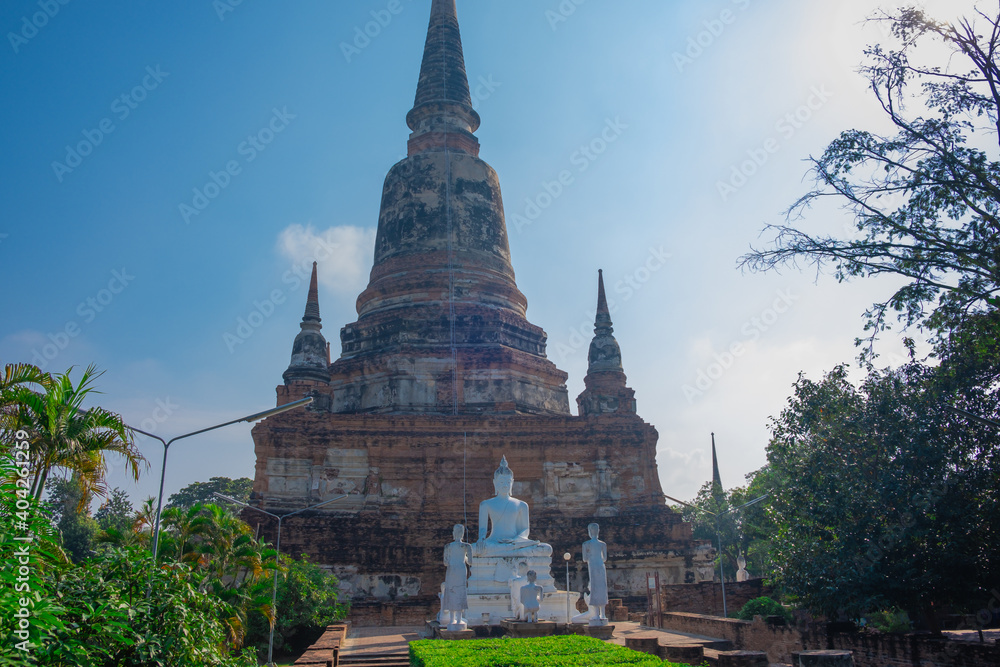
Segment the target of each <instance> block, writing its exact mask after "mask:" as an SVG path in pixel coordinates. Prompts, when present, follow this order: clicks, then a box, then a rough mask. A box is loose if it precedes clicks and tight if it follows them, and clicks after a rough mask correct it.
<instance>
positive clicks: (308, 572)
mask: <svg viewBox="0 0 1000 667" xmlns="http://www.w3.org/2000/svg"><path fill="white" fill-rule="evenodd" d="M281 563H282V565H283V567H284V568H285V571H283V572H281V573H279V575H278V594H277V607H278V623H277V625H276V626H275V629H274V647H275V650H276V651H282V652H285V653H294V652H295V651H297V650H303V649H305V648H307V647H308V646H309V645H310V644H312V643H313V642H315V641H316V640H317V639H318V638H319V636H320V635H322V633H323V631H324V630H325V629H326V627H327V626H328V625H330V624H332V623H334V622H336V621H339V620H342V619H343V618H345V617H346V616H347V607H346V606H344V605H339V604H337V595H338V592H339V586H338V582H337V578H336V577H335V576H333V575H332V574H330V573H329V572H327V571H326V570H324V569H322V568H321V567H319V566H318V565H315V564H313V563H310V562H309V557H308V556H306V555H305V554H303V555H302V558H301V560H293V559H291V558H288V557H286V556H282V557H281ZM255 590H256V591H257V593H258V594H265V595H266V596H267V600H268V602H270V599H271V598H270V596H271V593H272V580H271V578H270V577H267V578H264V579H262V580H261V581H260V583H258V584H257V586H256V587H255ZM269 631H270V625H269V624H268V622H267V619H266V618H265V617H264V616H263V615H262V614H255V615H254V616H252V617H251V622H250V626H249V630H248V632H247V638H246V643H247V644H248V645H256V646H257V647H258V649H260V650H264V649H266V647H267V642H268V635H269Z"/></svg>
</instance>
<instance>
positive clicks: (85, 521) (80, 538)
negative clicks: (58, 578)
mask: <svg viewBox="0 0 1000 667" xmlns="http://www.w3.org/2000/svg"><path fill="white" fill-rule="evenodd" d="M49 504H50V505H51V507H52V511H53V520H54V521H55V525H56V528H57V529H58V530H59V534H60V535H61V536H62V547H63V549H64V550H65V552H66V553H67V554H68V555H69V557H70V558H72V559H73V562H74V563H81V562H83V561H84V560H86V559H87V558H90V557H91V556H93V555H94V546H95V543H96V538H97V533H98V531H99V530H100V528H99V526H98V524H97V521H95V520H94V517H92V516H91V515H90V500H89V498H88V497H87V493H86V489H85V488H84V485H83V484H82V483H81V482H80V479H79V478H78V477H77V476H76V475H74V476H73V477H70V478H69V479H60V478H56V479H54V480H53V481H52V484H51V485H50V493H49Z"/></svg>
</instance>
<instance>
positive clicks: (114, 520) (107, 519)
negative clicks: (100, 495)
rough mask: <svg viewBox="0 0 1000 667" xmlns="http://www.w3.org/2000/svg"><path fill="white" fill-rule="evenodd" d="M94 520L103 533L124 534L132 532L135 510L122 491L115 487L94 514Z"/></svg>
mask: <svg viewBox="0 0 1000 667" xmlns="http://www.w3.org/2000/svg"><path fill="white" fill-rule="evenodd" d="M94 519H96V520H97V525H98V526H99V527H100V529H101V530H103V531H108V530H117V531H122V532H124V531H128V530H132V527H133V526H134V525H135V508H134V507H132V501H130V500H129V497H128V494H127V493H125V491H124V490H123V489H120V488H117V487H115V488H114V489H112V491H111V495H110V496H109V497H108V499H107V500H105V501H104V503H103V504H102V505H101V506H100V508H99V509H98V510H97V513H96V514H94Z"/></svg>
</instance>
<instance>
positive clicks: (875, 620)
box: [867, 609, 913, 633]
mask: <svg viewBox="0 0 1000 667" xmlns="http://www.w3.org/2000/svg"><path fill="white" fill-rule="evenodd" d="M867 621H868V624H867V625H868V627H871V628H874V629H875V630H878V631H879V632H886V633H897V632H909V631H910V630H912V629H913V624H912V623H910V615H909V614H907V613H906V612H905V611H901V610H899V609H886V610H884V611H877V612H874V613H872V614H869V615H868V618H867Z"/></svg>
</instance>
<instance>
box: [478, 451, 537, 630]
mask: <svg viewBox="0 0 1000 667" xmlns="http://www.w3.org/2000/svg"><path fill="white" fill-rule="evenodd" d="M493 488H494V490H495V492H496V495H495V496H493V497H492V498H490V499H488V500H484V501H483V502H482V503H480V504H479V538H478V539H477V540H476V542H475V544H473V545H472V562H471V566H472V568H471V569H472V574H471V576H470V577H469V594H470V595H503V596H504V597H505V598H506V596H507V595H510V580H511V578H512V577H514V576H515V573H516V572H517V570H518V565H519V564H521V563H522V562H523V563H524V569H522V570H521V572H525V571H526V570H528V569H531V570H534V571H535V572H536V573H537V585H538V586H541V587H542V589H543V590H544V591H545V592H546V593H551V592H554V591H555V590H556V588H555V582H554V581H553V580H552V572H551V567H552V547H551V546H550V545H548V544H545V543H543V542H539V541H538V540H532V539H530V538H529V537H528V533H529V531H530V528H531V524H530V517H529V514H528V503H526V502H524V501H523V500H518V499H517V498H512V497H511V495H510V493H511V490H512V489H513V488H514V473H513V472H511V469H510V467H509V466H508V465H507V457H503V460H502V461H501V462H500V467H499V468H498V469H497V471H496V472H495V473H494V474H493ZM504 605H505V606H508V605H510V606H515V604H514V603H513V601H509V600H506V599H505V600H504ZM508 608H509V607H508ZM506 611H507V610H503V614H505V613H506ZM491 613H492V612H491ZM493 616H496V617H497V618H501V617H502V616H501V615H499V614H496V613H493Z"/></svg>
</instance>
